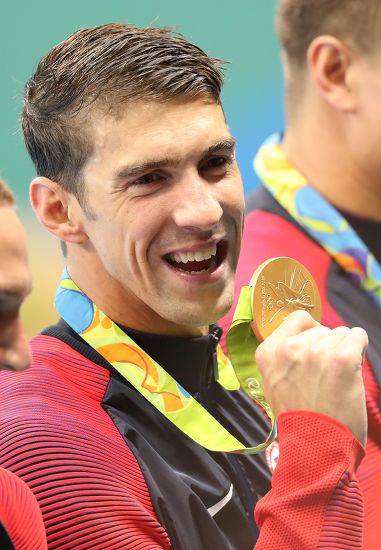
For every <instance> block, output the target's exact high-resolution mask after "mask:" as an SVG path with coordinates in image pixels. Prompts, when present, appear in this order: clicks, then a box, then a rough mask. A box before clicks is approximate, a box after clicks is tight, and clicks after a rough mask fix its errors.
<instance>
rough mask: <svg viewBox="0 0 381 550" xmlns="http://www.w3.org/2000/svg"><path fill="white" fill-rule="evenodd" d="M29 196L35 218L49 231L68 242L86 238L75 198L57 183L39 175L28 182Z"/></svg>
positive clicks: (76, 241)
mask: <svg viewBox="0 0 381 550" xmlns="http://www.w3.org/2000/svg"><path fill="white" fill-rule="evenodd" d="M29 196H30V202H31V204H32V208H33V210H34V211H35V213H36V216H37V218H38V219H39V220H40V222H41V224H42V225H43V226H44V227H45V228H46V229H47V230H48V231H50V233H53V235H55V236H56V237H58V238H59V239H60V240H61V241H65V242H70V243H77V244H80V243H84V242H85V241H87V240H88V236H87V234H86V232H85V230H84V227H83V224H82V217H81V216H80V212H81V207H80V206H79V204H78V201H77V199H76V198H75V197H74V195H72V194H71V193H68V192H67V191H65V190H64V189H63V188H62V187H61V186H60V185H58V183H56V182H54V181H52V180H50V179H48V178H45V177H41V176H39V177H37V178H35V179H34V180H33V181H32V183H31V184H30V192H29Z"/></svg>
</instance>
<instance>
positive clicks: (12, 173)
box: [0, 0, 282, 335]
mask: <svg viewBox="0 0 381 550" xmlns="http://www.w3.org/2000/svg"><path fill="white" fill-rule="evenodd" d="M275 6H276V0H237V1H236V2H231V1H229V2H228V1H227V0H189V1H186V0H177V1H176V0H140V1H139V2H136V1H133V0H109V1H108V2H97V1H96V0H65V2H58V1H54V0H53V1H52V0H34V1H33V2H28V1H26V0H25V1H20V0H18V1H17V0H13V1H11V2H7V3H6V4H5V6H2V9H1V32H0V60H1V63H0V67H1V73H0V175H1V176H2V177H4V178H5V179H6V180H7V181H8V183H9V184H10V185H11V186H12V188H13V189H14V190H15V192H16V196H17V199H18V202H19V213H20V216H21V218H22V220H23V222H24V224H25V226H26V228H27V234H28V240H29V249H30V261H31V267H32V272H33V279H34V291H33V293H32V295H31V297H30V298H29V300H28V301H27V303H26V304H25V306H24V310H23V316H24V319H25V322H26V326H27V330H28V333H29V335H33V334H35V333H36V332H37V331H38V330H40V329H41V328H42V327H43V326H45V325H47V324H49V323H51V322H54V320H55V319H56V315H55V312H54V310H53V307H52V300H53V296H54V292H55V287H56V284H57V280H58V277H59V274H60V272H61V269H62V258H61V254H60V250H59V245H58V243H56V241H55V240H54V239H53V238H52V237H49V236H48V235H47V234H46V233H45V232H44V231H43V230H42V229H41V228H40V227H39V226H38V225H37V223H36V222H35V221H34V218H33V214H32V212H31V209H30V207H29V201H28V186H29V182H30V180H31V179H32V178H33V177H34V175H35V173H34V168H33V165H32V163H31V162H30V160H29V158H28V156H27V154H26V151H25V149H24V145H23V141H22V136H21V134H20V129H19V119H20V110H21V105H22V95H23V87H24V84H25V82H26V80H27V79H28V78H29V77H30V76H31V74H32V72H33V71H34V68H35V66H36V64H37V62H38V61H39V59H40V58H41V57H42V56H43V55H44V54H45V53H46V52H47V51H48V50H49V49H50V48H51V47H52V46H53V45H55V44H56V43H57V42H59V41H61V40H63V39H64V38H66V37H67V36H68V35H69V34H71V33H72V32H74V31H76V30H78V29H79V28H81V27H87V26H92V25H98V24H101V23H106V22H111V21H124V22H130V23H134V24H136V25H139V26H173V27H175V29H176V30H177V31H178V32H181V33H182V34H184V35H185V36H186V37H187V38H188V39H189V40H191V41H193V42H195V43H196V44H198V45H199V46H201V47H202V48H203V49H204V50H205V51H206V52H207V53H209V54H210V55H212V56H216V57H221V58H223V59H227V60H229V61H230V62H231V65H230V67H229V70H228V73H227V79H226V85H225V89H224V93H223V100H224V106H225V112H226V115H227V119H228V121H229V126H230V128H231V131H232V133H233V135H234V136H235V137H236V139H237V140H238V152H237V155H238V162H239V164H240V167H241V170H242V174H243V179H244V183H245V192H246V193H248V192H250V191H251V190H252V189H253V188H254V187H255V185H256V180H255V176H254V174H253V171H252V159H253V155H254V153H255V151H256V149H257V148H258V146H259V145H260V143H261V142H262V140H263V139H264V138H266V137H267V136H268V135H269V134H270V133H272V132H273V131H275V130H279V129H281V128H282V102H281V96H282V88H281V86H282V84H281V69H280V64H279V53H278V45H277V41H276V38H275V35H274V32H273V26H274V25H273V18H274V12H275Z"/></svg>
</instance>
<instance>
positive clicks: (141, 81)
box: [0, 24, 367, 550]
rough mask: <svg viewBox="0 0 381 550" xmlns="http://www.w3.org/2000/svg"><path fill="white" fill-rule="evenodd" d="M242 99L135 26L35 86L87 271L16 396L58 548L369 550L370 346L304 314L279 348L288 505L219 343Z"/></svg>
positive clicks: (60, 61) (42, 146) (37, 142)
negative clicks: (233, 118) (227, 110)
mask: <svg viewBox="0 0 381 550" xmlns="http://www.w3.org/2000/svg"><path fill="white" fill-rule="evenodd" d="M221 86H222V73H221V62H220V61H218V60H216V59H213V58H210V57H208V56H207V55H206V54H205V53H204V52H203V51H202V50H200V49H199V48H198V47H197V46H195V45H193V44H191V43H189V42H188V41H186V40H185V39H184V38H183V37H181V36H180V35H176V34H172V33H171V32H170V31H168V30H167V29H163V28H157V29H156V28H146V29H139V28H136V27H133V26H129V25H124V24H109V25H102V26H99V27H95V28H89V29H83V30H81V31H78V32H77V33H75V34H74V35H72V36H70V37H69V38H67V39H66V40H65V41H64V42H62V43H61V44H58V45H57V46H55V47H54V48H53V49H52V50H51V51H50V52H48V54H47V55H46V56H45V57H44V58H43V59H42V60H41V61H40V63H39V64H38V67H37V69H36V72H35V74H34V75H33V76H32V78H31V79H30V81H29V83H28V84H27V87H26V94H25V105H24V110H23V132H24V137H25V141H26V145H27V148H28V151H29V153H30V155H31V157H32V159H33V161H34V163H35V166H36V169H37V174H38V176H37V178H35V180H34V181H33V182H32V185H31V200H32V205H33V208H34V210H35V212H36V214H37V217H38V218H39V220H40V222H41V223H42V225H43V226H44V227H45V228H46V229H47V230H48V231H50V232H51V233H53V234H54V235H55V236H56V237H57V238H58V239H59V240H60V241H62V242H63V243H64V248H65V255H66V262H67V267H66V270H65V271H64V273H63V276H62V280H61V282H60V284H59V289H58V292H57V297H56V307H57V309H58V311H59V313H60V315H61V317H62V318H61V320H60V321H59V322H58V324H56V325H54V326H51V327H48V328H47V329H45V330H44V331H43V332H42V334H41V335H39V336H37V337H36V338H35V339H34V340H33V341H32V347H33V364H32V367H31V368H30V369H29V370H28V371H27V372H25V373H22V374H21V375H18V376H17V377H16V376H15V375H14V374H7V376H6V379H4V380H3V383H2V385H1V387H0V401H1V403H3V404H4V408H5V410H6V412H7V415H6V418H4V416H3V418H2V419H1V420H2V422H1V430H2V433H3V435H5V436H6V437H3V439H2V440H0V447H1V456H2V457H3V458H2V460H3V461H6V462H8V463H9V464H11V465H12V469H13V471H14V472H15V473H16V474H18V475H20V476H21V477H23V478H24V477H25V478H26V479H28V481H29V485H30V486H31V487H32V489H33V491H34V492H35V495H36V497H37V499H38V501H39V504H40V508H41V511H42V514H43V519H44V523H45V529H46V533H47V538H48V544H49V546H50V547H52V548H76V549H85V548H88V549H90V548H91V549H94V548H96V549H101V548H103V549H106V548H113V549H117V548H123V549H126V548H140V549H142V548H147V549H148V548H149V549H153V548H170V547H171V548H174V549H177V550H180V549H182V550H187V549H188V550H196V549H203V550H209V549H210V548H214V547H215V548H218V549H219V550H222V549H230V550H232V549H236V550H246V549H251V548H253V547H254V545H255V548H257V549H258V550H260V549H262V550H264V549H270V548H293V549H296V548H298V550H302V549H305V548H316V547H317V546H318V545H319V544H324V541H325V540H326V538H327V537H330V539H333V540H334V541H335V543H336V544H337V545H341V546H340V547H341V548H351V549H352V548H360V547H361V537H362V525H361V507H362V504H361V493H360V492H357V493H354V491H353V490H352V488H353V487H356V469H357V466H358V464H359V463H360V462H361V459H362V456H363V452H364V451H363V447H362V443H364V441H365V439H364V436H365V433H366V415H365V401H364V394H363V392H364V390H363V383H362V377H361V368H360V365H361V355H362V352H363V349H364V347H365V346H366V342H367V336H366V334H365V332H364V331H362V330H361V329H352V330H350V329H348V328H345V327H344V328H341V329H336V330H333V331H330V330H329V329H327V328H325V327H322V326H321V325H320V324H319V323H317V322H316V321H314V320H313V319H312V318H311V317H310V316H309V315H308V314H307V313H306V312H296V314H294V315H290V316H289V317H288V319H287V320H286V321H285V322H284V323H283V324H282V326H281V327H279V329H278V330H277V331H275V332H274V333H273V334H272V335H271V336H270V337H269V338H268V339H267V340H266V341H265V342H264V343H263V344H262V345H261V346H260V347H259V348H258V350H257V355H256V357H257V361H258V366H259V368H260V369H261V371H262V374H263V376H264V383H265V384H266V392H267V398H268V400H269V402H270V404H271V405H272V407H273V410H274V413H275V415H276V416H277V418H278V423H279V442H280V446H281V458H280V460H279V463H278V465H277V468H276V470H275V474H274V476H273V478H272V489H271V490H270V491H269V489H270V483H271V468H270V467H269V465H268V464H267V462H266V460H265V456H264V455H263V454H259V455H255V454H252V451H253V450H258V448H257V447H258V445H259V444H261V443H263V441H264V440H265V439H266V436H267V435H268V426H267V422H266V420H265V416H264V415H263V414H262V412H261V411H260V410H259V409H258V407H257V406H256V405H255V404H254V403H253V401H252V399H251V397H249V395H247V394H246V393H245V392H244V390H238V389H237V388H238V387H239V385H237V382H238V380H237V378H236V377H235V375H234V372H233V371H232V369H231V367H230V366H229V363H228V361H227V360H225V359H224V358H223V356H222V355H221V354H222V351H221V350H220V348H219V347H218V341H219V337H220V335H221V330H220V329H219V327H217V326H216V325H215V324H214V323H215V322H216V321H217V320H218V319H219V318H220V317H221V316H222V315H223V314H224V313H225V312H226V311H227V310H228V308H229V307H230V305H231V302H232V295H233V287H234V272H235V267H236V263H237V259H238V254H239V248H240V241H241V233H242V218H243V208H244V203H243V190H242V182H241V177H240V173H239V170H238V167H237V164H236V160H235V142H234V139H233V137H232V136H231V134H230V132H229V130H228V128H227V124H226V120H225V117H224V114H223V110H222V106H221V101H220V91H221ZM252 354H253V368H254V367H255V365H254V348H253V350H252ZM311 362H312V363H313V366H314V368H307V367H310V365H311ZM331 364H334V365H336V366H337V367H338V368H339V370H340V371H341V373H342V376H344V377H345V379H346V380H347V386H346V388H345V391H342V388H341V387H339V386H338V382H337V374H336V373H335V372H332V370H331V369H330V368H329V367H330V365H331ZM276 373H278V374H276ZM299 379H301V380H302V382H301V383H297V381H298V380H299ZM234 389H236V390H237V391H233V390H234ZM322 441H324V445H323V446H322V444H321V442H322ZM242 442H243V443H242ZM248 445H253V446H254V448H253V449H248V448H247V446H248ZM20 448H22V453H20V451H19V449H20ZM228 451H229V452H228ZM247 451H250V453H251V454H250V453H248V452H247ZM268 491H269V492H268ZM266 492H267V495H266V496H264V497H263V498H261V497H262V496H263V495H264V493H266ZM348 495H350V497H351V498H350V499H348V498H347V496H348ZM259 499H260V500H259ZM342 499H345V502H346V505H345V506H341V505H340V502H341V500H342ZM254 509H255V519H254V513H253V512H254ZM332 510H333V512H334V514H335V517H339V518H340V520H342V521H341V525H340V529H339V530H336V529H333V532H332V513H333V512H332ZM348 516H349V517H350V518H351V521H350V522H348V521H347V517H348ZM353 527H355V528H356V533H355V536H354V537H353V536H351V541H350V542H351V545H350V546H348V544H347V537H348V532H349V533H352V530H353Z"/></svg>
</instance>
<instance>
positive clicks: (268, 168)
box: [254, 134, 381, 306]
mask: <svg viewBox="0 0 381 550" xmlns="http://www.w3.org/2000/svg"><path fill="white" fill-rule="evenodd" d="M254 169H255V171H256V173H257V175H258V177H259V178H260V179H261V180H262V182H263V184H264V185H265V187H267V189H268V190H269V191H270V192H271V193H272V195H273V196H274V197H275V199H276V200H277V201H278V202H279V203H280V204H281V205H282V206H283V208H284V209H285V210H286V211H287V212H288V213H289V214H290V216H291V217H292V218H294V220H295V221H297V222H298V223H299V224H300V225H301V226H302V227H303V228H304V229H305V230H306V231H307V233H308V234H309V235H311V237H312V238H313V239H314V240H315V241H317V242H318V243H319V244H320V245H321V246H322V247H323V248H324V249H325V250H326V251H327V252H328V254H330V256H331V257H332V258H333V259H334V261H335V262H336V263H337V264H338V265H339V266H340V267H342V268H343V269H344V270H345V271H346V272H347V273H348V274H349V275H350V276H351V278H352V279H353V280H354V281H355V283H356V284H357V285H358V286H360V287H361V288H362V289H363V290H364V291H365V292H366V293H367V294H368V295H369V296H370V297H371V299H372V300H373V301H374V302H375V303H376V304H377V305H378V306H380V305H381V266H380V264H379V263H378V261H377V260H376V258H375V257H374V256H373V254H372V253H371V252H370V251H369V249H368V247H367V246H366V244H365V243H364V242H363V241H362V240H361V239H360V237H359V236H358V235H357V233H356V232H355V230H354V229H353V228H352V227H351V226H350V225H349V223H348V222H347V221H346V220H345V218H344V217H343V216H342V215H341V214H340V212H338V211H337V210H336V209H335V208H334V207H333V206H332V205H330V204H329V203H328V202H327V201H326V200H325V199H324V198H323V197H322V196H321V195H320V194H319V193H318V192H317V191H316V189H314V188H313V187H312V186H311V185H310V184H309V183H308V182H307V180H306V179H305V177H304V176H303V175H302V174H301V173H300V172H298V171H297V170H296V169H295V168H294V167H293V166H292V165H291V164H290V163H289V162H288V161H287V159H286V157H285V154H284V152H283V150H282V148H281V145H280V136H279V135H278V134H276V135H274V136H271V138H270V139H269V140H267V141H266V142H265V143H264V144H263V145H262V147H261V148H260V150H259V152H258V154H257V156H256V158H255V160H254Z"/></svg>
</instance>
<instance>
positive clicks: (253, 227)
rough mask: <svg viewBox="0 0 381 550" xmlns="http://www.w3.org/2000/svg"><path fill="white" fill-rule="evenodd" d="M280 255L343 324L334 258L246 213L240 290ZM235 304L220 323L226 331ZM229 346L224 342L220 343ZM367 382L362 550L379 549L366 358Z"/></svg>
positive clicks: (376, 419) (273, 220)
mask: <svg viewBox="0 0 381 550" xmlns="http://www.w3.org/2000/svg"><path fill="white" fill-rule="evenodd" d="M277 256H290V257H292V258H295V259H296V260H298V261H300V262H301V263H303V264H304V265H305V266H306V268H307V269H308V270H309V271H310V272H311V274H312V276H313V277H314V279H315V281H316V283H317V285H318V288H319V291H320V296H321V300H322V313H323V316H322V323H323V324H324V325H326V326H328V327H330V328H334V327H337V326H340V325H345V322H344V320H343V319H342V318H341V317H340V316H339V315H338V313H337V312H336V311H335V310H334V309H333V307H332V306H331V304H330V302H329V301H328V297H327V293H326V280H327V276H328V270H329V266H330V263H331V258H330V256H329V255H328V254H327V253H326V252H325V251H324V250H323V249H322V248H321V247H320V246H318V245H317V244H315V243H314V242H313V241H312V240H311V239H310V238H308V237H307V236H306V235H305V234H304V233H302V232H301V231H300V230H299V229H298V228H296V227H295V226H294V225H293V224H291V223H289V222H288V221H286V220H284V219H283V218H281V217H280V216H278V215H276V214H272V213H269V212H264V211H260V210H255V211H253V212H251V213H250V214H249V215H248V216H247V217H246V223H245V230H244V236H243V241H242V249H241V256H240V260H239V264H238V269H237V275H236V297H235V299H236V301H237V299H238V290H237V289H239V288H241V286H243V285H247V284H248V283H249V282H250V279H251V276H252V274H253V273H254V271H255V270H256V269H257V267H258V266H259V265H260V264H261V263H262V262H264V261H265V260H268V259H269V258H274V257H277ZM234 309H235V305H234V306H233V307H232V309H231V310H230V312H229V313H228V314H227V315H226V316H225V318H224V319H222V321H221V322H220V324H221V326H222V328H223V329H224V334H226V331H227V329H228V328H229V327H230V324H231V319H232V316H233V312H234ZM222 344H223V346H224V347H225V341H223V342H222ZM363 375H364V384H365V390H366V396H367V410H368V442H367V447H366V455H365V458H364V460H363V461H362V463H361V465H360V467H359V470H358V473H357V475H358V479H359V483H360V487H361V490H362V492H363V499H364V510H365V517H364V546H363V548H364V550H375V549H376V548H381V529H380V523H381V506H380V494H381V413H380V408H379V403H380V389H379V387H378V385H377V382H376V380H375V378H374V375H373V373H372V370H371V367H370V364H369V361H368V360H367V359H365V364H364V369H363Z"/></svg>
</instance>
